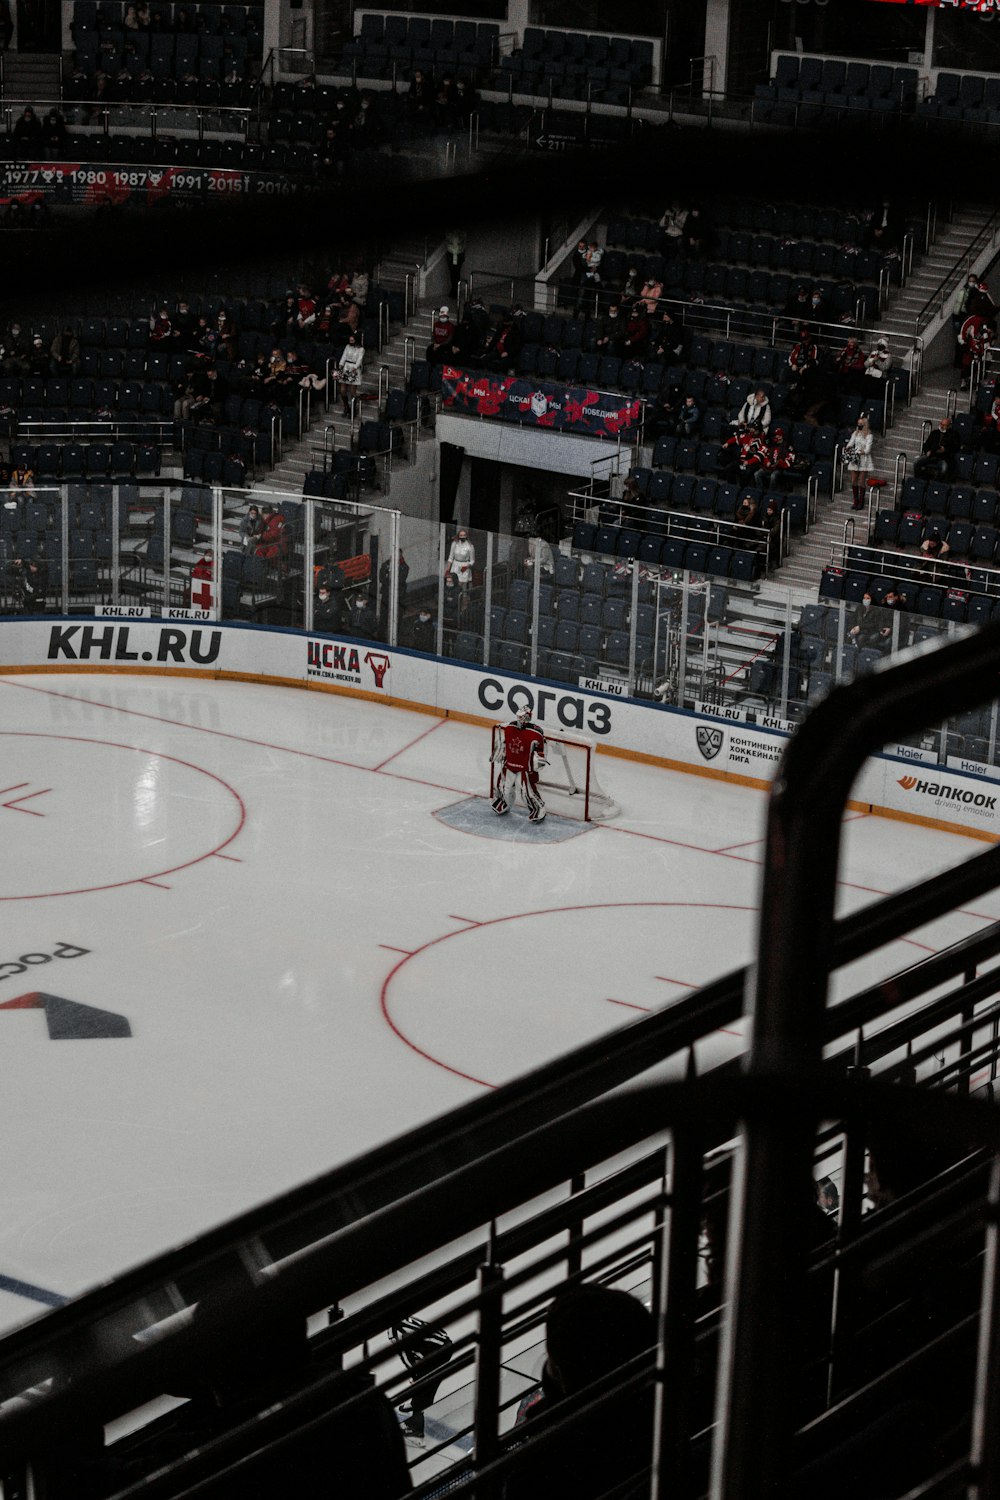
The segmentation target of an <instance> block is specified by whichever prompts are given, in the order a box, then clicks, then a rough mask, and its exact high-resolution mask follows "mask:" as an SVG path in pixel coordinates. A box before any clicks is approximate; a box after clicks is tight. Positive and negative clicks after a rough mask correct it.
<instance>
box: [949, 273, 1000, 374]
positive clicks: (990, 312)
mask: <svg viewBox="0 0 1000 1500" xmlns="http://www.w3.org/2000/svg"><path fill="white" fill-rule="evenodd" d="M997 311H998V309H997V306H996V303H995V302H994V301H993V298H992V296H991V295H990V289H989V287H988V286H987V285H986V282H985V281H981V280H980V279H979V277H978V276H977V275H976V273H975V272H974V271H970V272H969V275H968V277H967V278H966V282H965V285H964V286H963V287H962V289H961V290H960V292H959V294H958V297H957V298H956V300H955V306H954V309H953V311H952V314H951V326H952V328H953V329H954V330H955V338H956V341H957V339H958V334H959V330H960V329H961V327H962V324H963V323H964V322H965V320H966V318H969V317H972V316H973V314H978V316H979V317H981V318H985V319H986V321H987V322H988V323H992V322H994V321H995V319H996V315H997ZM961 352H962V351H961V346H960V345H957V347H956V356H955V363H956V364H961Z"/></svg>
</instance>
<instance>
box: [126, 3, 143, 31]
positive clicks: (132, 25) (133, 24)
mask: <svg viewBox="0 0 1000 1500" xmlns="http://www.w3.org/2000/svg"><path fill="white" fill-rule="evenodd" d="M122 25H123V26H124V27H125V30H126V31H138V30H139V15H138V12H137V10H136V8H135V6H134V5H132V4H129V5H126V7H125V12H124V14H123V16H122Z"/></svg>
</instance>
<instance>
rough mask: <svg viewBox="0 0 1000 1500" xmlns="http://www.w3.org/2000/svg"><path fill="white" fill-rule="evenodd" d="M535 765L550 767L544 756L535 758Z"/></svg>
mask: <svg viewBox="0 0 1000 1500" xmlns="http://www.w3.org/2000/svg"><path fill="white" fill-rule="evenodd" d="M535 765H536V766H547V765H548V761H547V760H546V759H545V756H544V755H539V756H536V758H535Z"/></svg>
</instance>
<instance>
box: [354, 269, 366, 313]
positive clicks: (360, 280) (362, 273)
mask: <svg viewBox="0 0 1000 1500" xmlns="http://www.w3.org/2000/svg"><path fill="white" fill-rule="evenodd" d="M369 285H370V279H369V276H368V272H367V271H366V270H365V269H364V267H363V266H358V267H357V269H356V270H355V271H354V272H353V273H352V275H351V286H350V292H351V300H352V301H353V302H355V303H356V304H357V305H358V307H361V308H363V307H365V306H366V304H367V302H368V288H369Z"/></svg>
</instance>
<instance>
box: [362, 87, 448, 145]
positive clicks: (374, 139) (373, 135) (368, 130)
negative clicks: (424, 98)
mask: <svg viewBox="0 0 1000 1500" xmlns="http://www.w3.org/2000/svg"><path fill="white" fill-rule="evenodd" d="M372 102H373V101H372V98H371V95H370V94H362V96H361V98H360V100H359V101H358V112H357V114H356V115H355V116H354V118H353V120H352V121H351V146H352V148H353V149H354V150H355V151H375V150H377V148H378V147H379V145H380V144H381V140H382V131H381V128H380V126H379V122H378V116H377V114H376V113H375V110H374V109H373V108H372ZM432 102H433V100H432Z"/></svg>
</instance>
